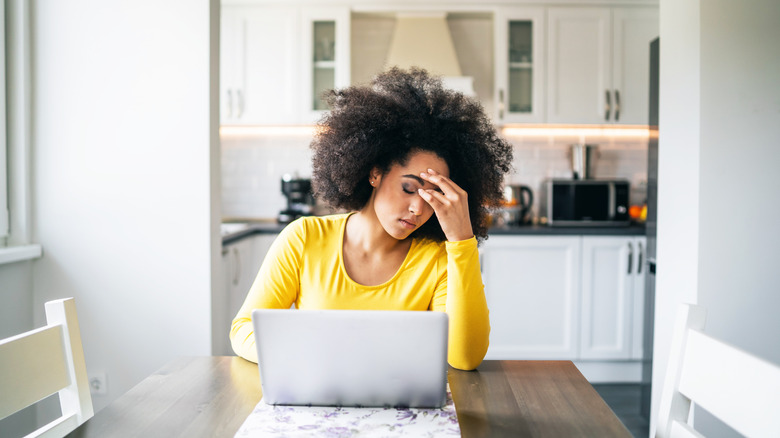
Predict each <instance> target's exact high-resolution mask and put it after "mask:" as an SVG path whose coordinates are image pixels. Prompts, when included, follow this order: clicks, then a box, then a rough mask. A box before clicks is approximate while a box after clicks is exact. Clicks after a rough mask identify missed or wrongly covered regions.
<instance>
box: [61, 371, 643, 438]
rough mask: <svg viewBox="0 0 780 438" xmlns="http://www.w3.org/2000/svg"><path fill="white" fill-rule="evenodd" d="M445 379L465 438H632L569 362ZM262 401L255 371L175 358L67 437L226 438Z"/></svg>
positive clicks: (452, 375)
mask: <svg viewBox="0 0 780 438" xmlns="http://www.w3.org/2000/svg"><path fill="white" fill-rule="evenodd" d="M448 379H449V383H450V390H451V392H452V398H453V401H454V402H455V410H456V412H457V416H458V422H459V424H460V429H461V435H462V437H464V438H469V437H513V438H516V437H631V433H630V432H629V431H628V429H626V427H625V426H624V425H623V423H621V422H620V420H619V419H618V418H617V416H615V414H614V412H612V410H611V409H610V408H609V406H607V404H606V403H605V402H604V400H603V399H602V398H601V397H600V396H599V394H598V393H597V392H596V390H595V389H593V386H591V384H590V383H588V381H587V380H586V379H585V377H584V376H583V375H582V373H580V372H579V370H578V369H577V367H575V366H574V364H573V363H572V362H571V361H559V360H554V361H531V360H500V361H496V360H486V361H484V362H483V363H482V364H481V365H480V366H479V368H477V370H475V371H460V370H456V369H454V368H450V369H449V371H448ZM261 397H262V392H261V387H260V376H259V373H258V371H257V365H256V364H254V363H251V362H248V361H246V360H244V359H241V358H239V357H235V356H213V357H186V358H178V359H176V360H174V361H172V362H171V363H169V364H167V365H165V366H164V367H162V368H160V369H159V370H158V371H157V372H155V373H154V374H152V375H151V376H149V377H147V378H146V379H144V380H143V381H141V382H140V383H139V384H138V385H136V386H135V387H134V388H132V389H131V390H130V391H128V392H127V393H125V394H124V395H122V396H120V397H119V398H117V399H116V400H115V401H114V402H112V403H111V404H109V405H108V406H107V407H105V408H104V409H102V410H100V411H99V412H97V413H96V414H95V416H94V417H92V418H91V419H89V420H88V421H87V422H86V423H84V424H82V425H81V426H80V427H79V428H78V429H76V430H75V431H73V432H72V433H71V434H70V435H68V436H69V437H100V438H111V437H118V438H120V437H121V438H125V437H144V438H147V437H232V436H233V435H234V434H235V433H236V431H238V429H239V428H240V427H241V425H242V423H243V422H244V420H246V418H247V416H248V415H249V414H250V413H251V412H252V410H253V409H254V407H255V406H256V405H257V403H258V402H259V401H260V399H261Z"/></svg>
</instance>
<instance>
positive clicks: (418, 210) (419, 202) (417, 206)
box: [409, 195, 426, 216]
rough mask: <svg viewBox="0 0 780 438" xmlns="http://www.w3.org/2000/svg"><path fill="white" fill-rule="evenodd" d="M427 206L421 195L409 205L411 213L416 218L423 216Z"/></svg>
mask: <svg viewBox="0 0 780 438" xmlns="http://www.w3.org/2000/svg"><path fill="white" fill-rule="evenodd" d="M425 204H426V202H425V200H424V199H423V198H422V197H421V196H420V195H417V196H415V197H414V200H413V201H412V203H411V204H409V212H410V213H412V214H413V215H415V216H419V215H421V214H422V212H423V208H425Z"/></svg>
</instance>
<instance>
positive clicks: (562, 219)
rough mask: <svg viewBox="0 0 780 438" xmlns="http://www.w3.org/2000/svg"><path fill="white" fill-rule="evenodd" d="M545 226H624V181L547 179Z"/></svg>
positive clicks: (626, 185) (627, 221)
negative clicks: (546, 224)
mask: <svg viewBox="0 0 780 438" xmlns="http://www.w3.org/2000/svg"><path fill="white" fill-rule="evenodd" d="M545 189H546V192H547V193H546V198H547V199H546V201H547V223H548V224H549V225H552V226H626V225H630V224H631V220H630V218H629V216H628V206H629V205H628V195H629V183H628V181H625V180H602V179H577V180H572V179H551V180H547V181H546V183H545Z"/></svg>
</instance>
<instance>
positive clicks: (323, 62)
mask: <svg viewBox="0 0 780 438" xmlns="http://www.w3.org/2000/svg"><path fill="white" fill-rule="evenodd" d="M312 24H313V32H312V41H311V45H312V47H314V59H313V64H312V69H313V70H312V96H311V98H312V103H311V109H312V110H315V111H324V110H327V109H328V104H327V102H325V100H324V99H323V93H325V92H326V91H327V90H330V89H332V88H333V87H334V86H335V85H336V82H335V81H336V22H335V21H315V22H314V23H312Z"/></svg>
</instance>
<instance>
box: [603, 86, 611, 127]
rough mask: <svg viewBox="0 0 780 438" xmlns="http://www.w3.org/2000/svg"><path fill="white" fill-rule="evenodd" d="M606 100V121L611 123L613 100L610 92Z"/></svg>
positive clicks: (607, 92) (607, 91)
mask: <svg viewBox="0 0 780 438" xmlns="http://www.w3.org/2000/svg"><path fill="white" fill-rule="evenodd" d="M604 93H606V99H605V100H604V120H606V121H609V113H610V112H611V111H612V98H611V97H610V94H609V90H606V91H605V92H604Z"/></svg>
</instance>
